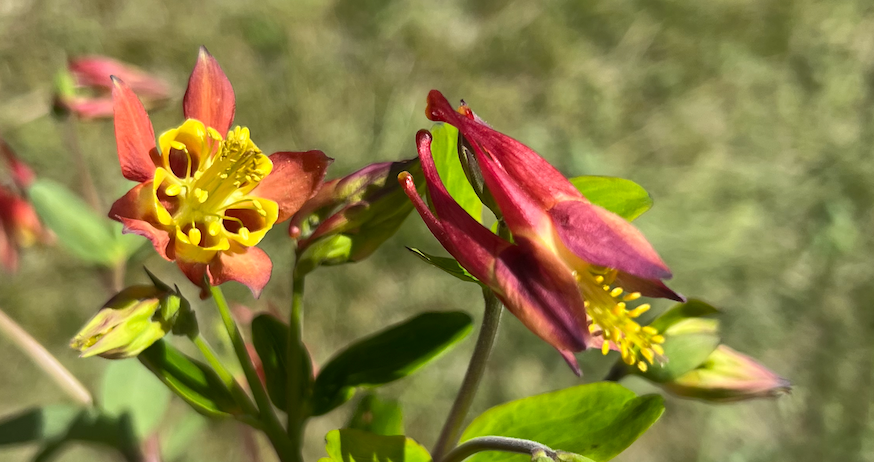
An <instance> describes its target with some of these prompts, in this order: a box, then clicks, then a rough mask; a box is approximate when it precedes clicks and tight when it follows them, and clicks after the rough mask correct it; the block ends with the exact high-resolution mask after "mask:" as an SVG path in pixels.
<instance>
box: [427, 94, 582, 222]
mask: <svg viewBox="0 0 874 462" xmlns="http://www.w3.org/2000/svg"><path fill="white" fill-rule="evenodd" d="M426 115H427V116H428V118H429V119H431V120H434V121H440V122H446V123H448V124H450V125H453V126H454V127H456V128H458V130H459V131H460V132H461V134H462V135H464V137H465V138H467V139H468V141H470V142H471V143H472V144H474V145H475V144H480V145H482V147H483V148H484V149H485V150H486V151H488V153H489V154H491V155H493V156H495V158H496V159H497V160H498V162H500V163H501V165H502V166H503V168H504V169H505V170H506V171H507V173H508V174H509V175H510V176H511V177H512V178H513V180H515V181H516V182H517V183H519V185H520V186H521V187H522V189H524V190H525V191H528V193H529V194H530V195H531V196H532V198H533V199H535V200H537V201H538V202H540V203H541V204H542V205H543V206H544V208H547V209H548V208H551V207H552V206H553V205H554V204H555V202H556V201H557V200H560V199H569V198H580V197H582V195H581V194H580V192H579V191H577V189H576V188H575V187H574V186H573V185H572V184H571V183H570V182H569V181H568V180H567V178H565V177H564V175H562V174H561V172H559V171H558V170H556V168H555V167H553V166H552V165H550V163H549V162H547V161H546V160H545V159H543V158H542V157H540V156H539V155H538V154H537V153H536V152H534V151H533V150H532V149H531V148H529V147H528V146H525V145H524V144H522V143H520V142H518V141H516V140H514V139H513V138H510V137H509V136H507V135H504V134H503V133H500V132H498V131H495V130H493V129H492V128H490V127H489V126H487V125H485V124H483V123H480V122H477V121H475V120H473V119H470V118H468V117H464V116H463V115H461V114H459V113H458V112H456V111H455V110H453V109H452V105H450V104H449V101H447V100H446V98H445V97H444V96H443V95H442V94H441V93H440V92H439V91H437V90H431V92H430V93H428V108H427V109H426Z"/></svg>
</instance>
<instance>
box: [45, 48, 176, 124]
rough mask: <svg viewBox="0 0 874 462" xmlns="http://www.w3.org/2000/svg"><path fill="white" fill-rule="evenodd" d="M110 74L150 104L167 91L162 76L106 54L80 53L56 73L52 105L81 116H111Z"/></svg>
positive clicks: (90, 117) (161, 100) (166, 95)
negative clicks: (80, 55) (85, 54)
mask: <svg viewBox="0 0 874 462" xmlns="http://www.w3.org/2000/svg"><path fill="white" fill-rule="evenodd" d="M111 75H114V76H116V77H118V78H119V79H121V80H123V81H124V82H125V83H127V85H128V86H130V88H132V89H133V90H134V93H136V94H137V95H138V96H139V97H140V98H142V100H143V101H144V102H145V103H146V107H149V108H152V107H155V106H157V105H159V104H160V103H162V102H164V101H165V100H167V98H168V96H169V94H170V90H169V86H168V85H167V84H166V83H165V82H164V81H163V80H161V79H159V78H157V77H155V76H153V75H151V74H149V73H147V72H145V71H143V70H142V69H139V68H136V67H134V66H131V65H130V64H126V63H122V62H120V61H116V60H114V59H111V58H107V57H105V56H82V57H79V58H74V59H71V60H70V62H69V63H68V65H67V69H65V70H63V71H61V73H60V74H59V75H58V77H57V79H56V83H55V85H56V87H57V88H56V92H57V94H56V95H55V107H56V108H57V109H59V110H64V111H70V112H72V113H74V114H76V115H77V116H79V117H81V118H83V119H95V118H103V117H112V108H113V104H112V97H111V92H112V87H113V85H112V81H111V80H110V78H109V76H111Z"/></svg>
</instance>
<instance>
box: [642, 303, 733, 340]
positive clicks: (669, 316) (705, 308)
mask: <svg viewBox="0 0 874 462" xmlns="http://www.w3.org/2000/svg"><path fill="white" fill-rule="evenodd" d="M717 314H719V310H718V309H716V308H715V307H713V306H712V305H710V304H708V303H706V302H702V301H701V300H697V299H694V298H693V299H689V300H688V301H687V302H686V303H678V304H676V305H674V306H672V307H671V308H670V309H668V310H667V311H665V312H664V313H662V314H660V315H659V317H657V318H656V319H655V320H653V322H652V323H650V325H651V326H652V327H654V328H656V329H658V331H659V332H665V331H667V330H668V329H669V328H671V327H672V326H673V325H674V324H677V323H678V322H680V321H683V320H686V319H690V318H708V317H712V316H715V315H717Z"/></svg>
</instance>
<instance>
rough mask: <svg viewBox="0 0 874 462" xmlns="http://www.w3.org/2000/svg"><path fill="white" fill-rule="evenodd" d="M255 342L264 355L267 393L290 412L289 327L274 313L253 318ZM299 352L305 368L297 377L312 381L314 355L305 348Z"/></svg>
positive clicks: (256, 349) (302, 388)
mask: <svg viewBox="0 0 874 462" xmlns="http://www.w3.org/2000/svg"><path fill="white" fill-rule="evenodd" d="M252 343H253V344H254V345H255V351H257V352H258V357H259V358H261V364H262V365H263V367H264V377H265V379H266V382H267V394H268V395H270V400H271V401H273V404H275V405H276V407H278V408H279V409H282V410H283V411H287V410H288V401H287V399H286V391H287V389H288V387H287V383H288V378H287V373H286V371H287V370H288V361H287V356H288V352H287V348H288V326H287V325H286V324H285V323H283V322H282V321H280V320H278V319H276V318H275V317H274V316H272V315H269V314H261V315H258V316H257V317H255V319H253V320H252ZM298 352H299V354H301V355H302V356H303V361H302V362H301V365H302V366H303V368H302V369H301V371H300V374H298V376H297V377H296V379H297V380H306V381H309V380H312V374H313V372H312V363H311V362H310V355H309V353H308V352H307V351H306V350H305V349H304V348H300V349H298ZM308 388H309V384H306V386H303V387H296V389H298V390H306V389H308Z"/></svg>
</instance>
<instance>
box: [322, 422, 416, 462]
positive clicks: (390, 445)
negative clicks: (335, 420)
mask: <svg viewBox="0 0 874 462" xmlns="http://www.w3.org/2000/svg"><path fill="white" fill-rule="evenodd" d="M325 442H326V445H325V449H326V450H327V452H328V457H324V458H322V459H319V462H430V460H431V454H429V453H428V450H427V449H425V448H424V447H422V445H421V444H419V443H417V442H415V441H413V440H412V439H411V438H407V437H404V436H382V435H374V434H372V433H367V432H364V431H361V430H352V429H346V430H334V431H331V432H329V433H328V434H327V435H326V436H325Z"/></svg>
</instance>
